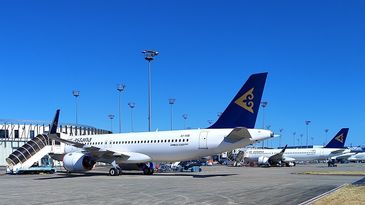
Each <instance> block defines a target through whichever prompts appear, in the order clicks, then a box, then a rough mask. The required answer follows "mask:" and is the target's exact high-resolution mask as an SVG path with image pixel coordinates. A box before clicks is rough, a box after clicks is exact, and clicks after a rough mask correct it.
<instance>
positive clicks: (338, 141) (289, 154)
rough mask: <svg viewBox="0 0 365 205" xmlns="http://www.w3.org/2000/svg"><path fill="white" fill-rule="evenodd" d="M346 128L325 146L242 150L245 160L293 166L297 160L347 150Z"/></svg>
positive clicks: (318, 157) (260, 163)
mask: <svg viewBox="0 0 365 205" xmlns="http://www.w3.org/2000/svg"><path fill="white" fill-rule="evenodd" d="M348 130H349V129H348V128H342V129H341V130H340V131H339V132H338V133H337V134H336V135H335V137H334V138H333V139H332V140H331V141H330V142H329V143H328V144H327V145H326V146H325V147H316V148H296V149H286V148H287V146H285V148H284V149H255V148H249V149H246V150H245V151H244V160H245V161H246V162H257V164H258V165H259V166H280V165H286V166H295V162H297V161H312V160H326V159H329V158H331V157H333V156H336V155H341V154H344V153H346V152H349V150H348V149H345V148H344V144H345V141H346V137H347V133H348Z"/></svg>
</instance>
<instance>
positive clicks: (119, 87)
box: [117, 84, 125, 133]
mask: <svg viewBox="0 0 365 205" xmlns="http://www.w3.org/2000/svg"><path fill="white" fill-rule="evenodd" d="M124 89H125V85H124V84H118V85H117V90H118V91H119V133H121V132H122V115H121V111H120V109H121V108H120V98H121V95H122V91H124Z"/></svg>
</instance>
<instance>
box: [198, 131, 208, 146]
mask: <svg viewBox="0 0 365 205" xmlns="http://www.w3.org/2000/svg"><path fill="white" fill-rule="evenodd" d="M199 149H208V132H207V131H202V132H200V135H199Z"/></svg>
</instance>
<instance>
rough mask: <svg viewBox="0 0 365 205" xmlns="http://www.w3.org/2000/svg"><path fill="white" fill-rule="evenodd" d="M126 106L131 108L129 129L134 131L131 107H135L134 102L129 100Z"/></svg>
mask: <svg viewBox="0 0 365 205" xmlns="http://www.w3.org/2000/svg"><path fill="white" fill-rule="evenodd" d="M128 106H129V107H130V108H131V131H132V132H134V128H133V108H134V107H136V103H134V102H129V103H128Z"/></svg>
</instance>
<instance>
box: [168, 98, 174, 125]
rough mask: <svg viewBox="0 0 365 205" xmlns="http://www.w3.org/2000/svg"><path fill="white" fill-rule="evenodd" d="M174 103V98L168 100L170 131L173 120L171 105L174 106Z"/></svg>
mask: <svg viewBox="0 0 365 205" xmlns="http://www.w3.org/2000/svg"><path fill="white" fill-rule="evenodd" d="M175 101H176V99H175V98H170V99H169V104H170V126H171V130H172V128H173V118H174V115H173V108H172V107H173V105H174V104H175Z"/></svg>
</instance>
